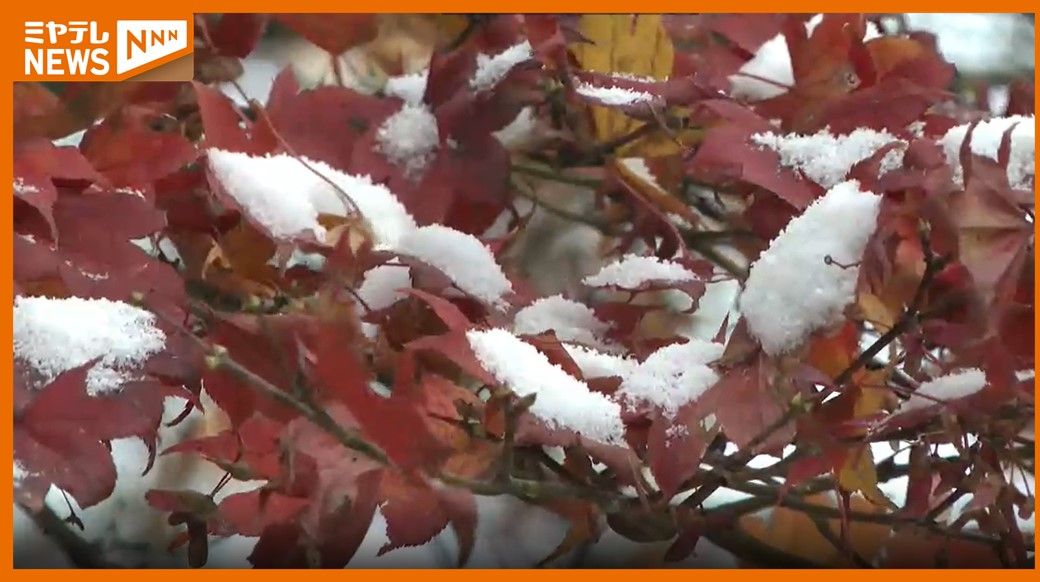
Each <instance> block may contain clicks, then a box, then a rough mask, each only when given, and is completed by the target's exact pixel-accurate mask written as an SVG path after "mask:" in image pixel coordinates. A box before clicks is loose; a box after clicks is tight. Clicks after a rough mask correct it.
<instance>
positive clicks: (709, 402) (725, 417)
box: [701, 354, 794, 451]
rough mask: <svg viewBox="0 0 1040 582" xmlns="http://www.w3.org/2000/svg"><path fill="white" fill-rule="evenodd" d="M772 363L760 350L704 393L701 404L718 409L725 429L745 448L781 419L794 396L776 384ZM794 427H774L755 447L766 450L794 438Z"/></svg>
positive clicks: (720, 420) (728, 435) (735, 441)
mask: <svg viewBox="0 0 1040 582" xmlns="http://www.w3.org/2000/svg"><path fill="white" fill-rule="evenodd" d="M771 375H772V374H771V373H770V371H769V364H768V363H767V362H766V361H765V357H764V356H762V355H761V354H760V355H759V357H758V358H757V359H756V360H755V361H754V362H752V363H751V364H750V365H742V366H740V367H737V368H734V369H731V370H729V371H728V372H726V373H725V374H724V375H723V376H722V379H720V380H719V382H718V383H717V384H715V386H713V387H711V388H709V389H708V391H707V392H706V393H705V394H704V396H702V397H701V399H702V400H701V404H702V406H705V407H707V409H708V410H712V411H714V412H715V416H716V417H717V418H718V422H719V425H720V426H721V427H722V432H724V433H725V434H726V436H727V437H728V438H729V439H730V440H732V441H733V442H734V443H736V444H737V446H739V447H741V448H744V447H745V446H747V445H748V444H749V443H750V442H751V441H752V439H754V438H756V437H758V436H759V435H760V434H762V433H764V432H765V430H766V428H767V427H769V426H771V425H772V424H773V423H774V422H776V421H777V420H779V419H780V418H781V417H782V416H783V415H784V412H785V411H786V403H787V401H789V400H790V398H791V397H792V396H794V395H793V394H792V393H791V390H790V389H783V388H779V387H777V386H774V385H773V383H772V382H771V381H770V376H771ZM793 435H794V428H793V426H792V424H791V423H788V424H787V425H786V426H785V427H783V428H782V429H779V430H777V431H775V432H774V433H773V434H772V436H771V437H770V438H768V439H766V441H765V442H764V443H761V444H759V445H758V446H757V447H756V451H767V450H772V449H774V448H777V447H778V446H782V445H785V444H787V443H789V442H791V438H792V436H793Z"/></svg>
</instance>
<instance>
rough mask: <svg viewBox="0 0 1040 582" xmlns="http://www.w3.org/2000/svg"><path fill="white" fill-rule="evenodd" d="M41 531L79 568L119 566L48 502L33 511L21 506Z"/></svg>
mask: <svg viewBox="0 0 1040 582" xmlns="http://www.w3.org/2000/svg"><path fill="white" fill-rule="evenodd" d="M20 507H21V508H22V510H23V511H25V513H26V515H28V516H29V517H30V518H31V519H32V520H33V523H35V524H36V526H37V527H38V528H40V531H42V532H43V533H44V535H46V536H47V537H48V538H49V539H50V540H52V541H53V542H54V543H55V544H57V545H58V547H59V548H61V550H62V551H63V552H64V553H65V556H66V557H68V559H69V561H70V562H72V565H73V566H75V567H77V568H101V569H105V568H118V567H119V566H118V565H117V564H113V563H111V562H109V561H108V560H106V559H105V557H104V554H103V552H102V551H101V548H99V547H98V546H97V545H96V544H94V543H92V542H90V541H88V540H86V539H84V538H83V537H81V536H80V535H79V534H78V533H76V531H75V530H73V529H72V528H71V527H70V526H69V523H68V522H67V521H65V520H64V519H62V518H61V517H60V516H59V515H58V514H57V513H55V512H54V510H53V509H51V508H50V506H48V505H47V504H44V505H43V508H42V509H40V510H39V511H36V512H34V511H31V510H30V509H29V508H27V507H24V506H20Z"/></svg>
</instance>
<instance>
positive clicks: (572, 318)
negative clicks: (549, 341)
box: [513, 295, 610, 345]
mask: <svg viewBox="0 0 1040 582" xmlns="http://www.w3.org/2000/svg"><path fill="white" fill-rule="evenodd" d="M513 329H514V330H515V331H516V332H517V333H520V334H527V335H533V334H538V333H542V332H545V331H549V330H552V331H554V332H556V337H557V338H559V339H560V341H574V342H579V343H583V344H589V345H599V344H600V343H601V341H602V338H603V335H604V334H605V333H606V332H607V330H608V329H610V325H609V324H607V323H604V322H603V321H600V319H599V318H598V317H596V314H595V313H594V312H593V311H592V309H591V308H589V307H588V306H587V305H585V304H584V303H578V302H577V301H572V300H570V299H565V298H564V297H563V296H562V295H553V296H551V297H543V298H541V299H539V300H537V301H535V302H534V303H532V304H530V305H528V306H527V307H525V308H523V309H521V310H520V311H518V312H517V313H516V316H515V317H514V319H513Z"/></svg>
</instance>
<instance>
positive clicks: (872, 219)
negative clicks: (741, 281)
mask: <svg viewBox="0 0 1040 582" xmlns="http://www.w3.org/2000/svg"><path fill="white" fill-rule="evenodd" d="M880 205H881V197H880V196H878V195H876V194H873V193H871V192H862V191H860V188H859V182H857V181H855V180H849V181H847V182H842V183H841V184H838V185H837V186H834V187H833V188H831V189H830V190H829V191H827V193H826V194H825V195H824V196H823V197H821V198H819V199H817V200H816V201H815V202H813V203H812V204H811V205H809V207H808V208H806V210H805V212H803V213H802V214H801V215H800V216H797V217H795V218H794V219H792V220H791V222H789V223H788V224H787V227H786V228H784V230H783V232H781V233H780V234H779V235H778V236H777V237H776V238H775V239H773V241H772V242H771V243H770V244H769V248H768V249H766V250H765V251H764V252H763V253H762V254H761V256H759V258H758V260H757V261H755V263H754V264H753V265H752V266H751V272H750V274H749V276H748V279H747V282H746V284H745V287H744V292H743V294H742V295H741V296H740V311H741V313H742V314H743V315H744V317H745V319H746V320H747V322H748V326H749V329H750V330H751V332H752V333H753V334H754V335H755V337H757V338H758V339H759V340H760V341H761V342H762V347H763V349H765V351H766V353H768V354H771V355H776V354H780V353H783V352H785V351H787V350H790V349H792V348H794V347H796V346H798V345H800V344H802V343H803V342H804V341H805V340H806V339H808V337H809V335H810V334H811V333H812V332H813V331H815V330H817V329H819V328H822V327H827V326H831V325H834V324H836V323H838V322H840V321H841V320H842V317H843V315H842V311H843V309H844V308H845V306H846V305H848V304H849V303H850V302H852V300H853V298H854V294H855V287H856V279H857V277H858V276H859V266H858V263H859V261H860V259H861V258H862V255H863V250H864V248H865V247H866V244H867V240H868V239H869V238H870V235H871V234H872V233H873V232H874V229H875V228H876V226H877V215H878V210H879V208H880ZM827 257H830V260H829V261H828V259H827Z"/></svg>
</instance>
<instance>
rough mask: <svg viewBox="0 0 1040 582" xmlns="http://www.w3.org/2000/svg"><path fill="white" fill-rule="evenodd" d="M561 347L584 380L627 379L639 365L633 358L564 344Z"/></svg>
mask: <svg viewBox="0 0 1040 582" xmlns="http://www.w3.org/2000/svg"><path fill="white" fill-rule="evenodd" d="M563 347H564V349H566V350H567V354H568V355H569V356H570V357H571V359H572V360H574V363H575V364H577V365H578V368H579V369H580V370H581V373H582V375H583V376H585V377H586V378H607V377H610V376H617V377H619V378H627V377H628V376H629V374H631V373H632V372H633V371H634V370H635V369H636V366H638V365H639V361H638V360H635V359H633V358H630V357H626V356H619V355H615V354H610V353H604V352H601V351H599V350H596V349H593V348H589V347H585V346H579V345H576V344H568V343H565V344H563Z"/></svg>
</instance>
